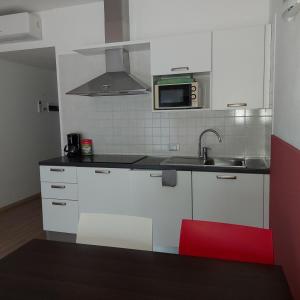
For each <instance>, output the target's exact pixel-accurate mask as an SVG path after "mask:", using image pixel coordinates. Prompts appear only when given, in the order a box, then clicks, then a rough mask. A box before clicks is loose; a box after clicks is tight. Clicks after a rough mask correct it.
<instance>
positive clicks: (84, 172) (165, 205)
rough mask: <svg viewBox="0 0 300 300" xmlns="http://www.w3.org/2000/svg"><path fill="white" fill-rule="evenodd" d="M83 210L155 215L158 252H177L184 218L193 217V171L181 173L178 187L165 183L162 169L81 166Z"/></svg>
mask: <svg viewBox="0 0 300 300" xmlns="http://www.w3.org/2000/svg"><path fill="white" fill-rule="evenodd" d="M77 175H78V192H79V193H78V195H79V203H80V207H79V210H80V212H85V213H111V214H123V215H129V216H140V217H147V218H151V219H152V221H153V246H154V250H156V251H167V252H172V251H176V250H177V248H178V243H179V234H180V225H181V220H182V219H184V218H188V219H191V218H192V195H191V193H192V190H191V172H177V175H178V183H177V186H176V187H163V186H162V171H145V170H124V169H92V168H78V171H77Z"/></svg>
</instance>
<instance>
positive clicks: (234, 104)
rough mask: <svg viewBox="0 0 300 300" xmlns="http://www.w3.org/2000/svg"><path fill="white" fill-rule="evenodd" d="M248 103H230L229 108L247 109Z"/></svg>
mask: <svg viewBox="0 0 300 300" xmlns="http://www.w3.org/2000/svg"><path fill="white" fill-rule="evenodd" d="M246 106H247V103H229V104H227V107H246Z"/></svg>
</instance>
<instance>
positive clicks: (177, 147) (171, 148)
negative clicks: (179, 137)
mask: <svg viewBox="0 0 300 300" xmlns="http://www.w3.org/2000/svg"><path fill="white" fill-rule="evenodd" d="M179 150H180V144H169V151H179Z"/></svg>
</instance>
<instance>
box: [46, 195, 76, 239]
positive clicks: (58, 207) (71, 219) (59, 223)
mask: <svg viewBox="0 0 300 300" xmlns="http://www.w3.org/2000/svg"><path fill="white" fill-rule="evenodd" d="M42 205H43V227H44V230H46V231H55V232H63V233H73V234H74V233H77V227H78V220H79V213H78V201H69V200H57V199H44V198H43V199H42Z"/></svg>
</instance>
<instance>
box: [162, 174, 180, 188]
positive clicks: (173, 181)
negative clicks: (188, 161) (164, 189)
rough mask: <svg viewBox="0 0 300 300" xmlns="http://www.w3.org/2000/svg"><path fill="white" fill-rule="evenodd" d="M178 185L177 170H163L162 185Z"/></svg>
mask: <svg viewBox="0 0 300 300" xmlns="http://www.w3.org/2000/svg"><path fill="white" fill-rule="evenodd" d="M176 185H177V171H176V170H163V171H162V186H169V187H175V186H176Z"/></svg>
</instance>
